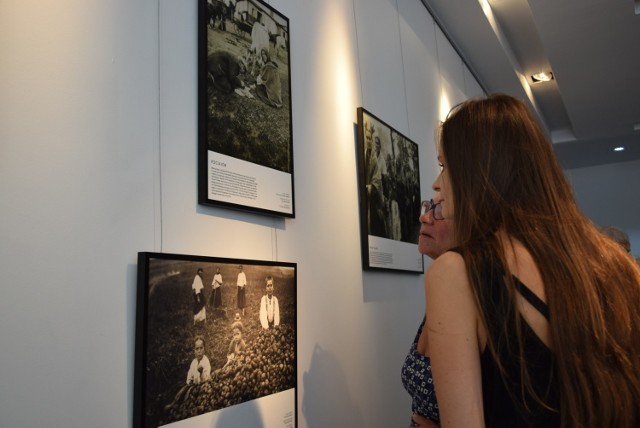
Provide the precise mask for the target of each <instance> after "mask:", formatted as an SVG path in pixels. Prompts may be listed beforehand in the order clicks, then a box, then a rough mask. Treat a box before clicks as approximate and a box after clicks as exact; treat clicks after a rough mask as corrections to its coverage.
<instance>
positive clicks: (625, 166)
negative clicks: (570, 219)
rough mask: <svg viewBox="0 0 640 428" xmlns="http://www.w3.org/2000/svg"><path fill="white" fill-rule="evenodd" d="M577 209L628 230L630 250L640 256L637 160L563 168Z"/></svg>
mask: <svg viewBox="0 0 640 428" xmlns="http://www.w3.org/2000/svg"><path fill="white" fill-rule="evenodd" d="M566 174H567V176H568V177H569V180H570V181H571V184H572V186H573V191H574V194H575V196H576V200H577V201H578V205H579V206H580V209H582V211H583V212H584V213H585V215H586V216H587V217H589V218H590V219H591V220H592V221H593V222H594V223H595V224H597V225H598V226H616V227H619V228H621V229H623V230H624V231H626V232H627V233H628V234H629V239H630V241H631V253H632V254H633V256H634V257H640V198H639V196H640V191H639V190H638V189H639V188H638V183H640V161H638V160H636V161H631V162H621V163H615V164H606V165H599V166H592V167H586V168H575V169H570V170H567V171H566Z"/></svg>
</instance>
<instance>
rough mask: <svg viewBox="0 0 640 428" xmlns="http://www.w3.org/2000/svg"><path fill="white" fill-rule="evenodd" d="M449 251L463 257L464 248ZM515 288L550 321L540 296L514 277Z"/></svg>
mask: <svg viewBox="0 0 640 428" xmlns="http://www.w3.org/2000/svg"><path fill="white" fill-rule="evenodd" d="M448 251H453V252H454V253H458V254H460V255H462V248H460V247H453V248H450V249H449V250H448ZM513 279H514V283H515V287H516V289H517V290H518V292H519V293H520V294H521V295H522V297H524V299H525V300H526V301H527V302H529V303H530V304H531V306H533V307H534V308H536V310H537V311H538V312H540V313H541V314H542V315H543V316H544V317H545V318H546V319H547V320H549V307H548V306H547V304H546V303H545V302H543V301H542V299H540V298H539V297H538V296H536V295H535V294H534V293H533V291H531V289H530V288H529V287H527V286H526V285H524V284H523V283H522V281H520V280H519V279H518V278H517V277H515V276H514V277H513Z"/></svg>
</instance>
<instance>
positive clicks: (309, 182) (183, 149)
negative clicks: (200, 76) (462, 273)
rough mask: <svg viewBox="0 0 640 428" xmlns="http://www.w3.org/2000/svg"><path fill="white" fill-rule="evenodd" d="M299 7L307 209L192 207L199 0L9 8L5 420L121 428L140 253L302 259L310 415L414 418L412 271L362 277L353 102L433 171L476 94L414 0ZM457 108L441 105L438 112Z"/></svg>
mask: <svg viewBox="0 0 640 428" xmlns="http://www.w3.org/2000/svg"><path fill="white" fill-rule="evenodd" d="M269 3H270V4H271V6H273V7H274V8H276V9H278V10H279V11H280V12H282V13H283V14H284V15H286V16H287V17H289V19H290V34H291V60H292V65H291V75H292V103H293V111H294V116H293V135H294V156H295V160H294V161H295V165H294V167H295V190H296V201H295V202H296V218H295V219H286V220H285V219H282V218H271V217H265V216H260V215H256V214H248V213H241V212H236V211H229V210H224V209H221V208H212V207H204V206H200V205H198V204H197V199H196V170H195V168H196V146H197V135H196V129H197V114H196V105H197V103H196V91H197V70H196V62H197V61H196V47H197V46H196V40H197V38H196V22H197V6H196V1H194V0H192V1H185V0H181V1H178V0H112V1H106V2H105V1H100V0H60V1H57V2H55V4H51V5H50V4H49V3H46V2H45V3H43V2H41V1H36V0H21V1H10V0H0V52H2V60H0V77H1V78H0V124H1V126H0V195H1V198H0V284H1V287H0V338H1V339H2V344H1V346H0V349H1V350H0V361H2V363H1V364H0V385H2V386H1V387H0V426H2V427H11V428H20V427H25V428H33V427H65V428H67V427H124V426H131V424H132V422H131V419H132V411H133V409H132V403H133V374H134V373H133V360H134V339H135V338H134V329H135V314H136V302H135V289H136V269H137V267H136V255H137V252H138V251H162V252H171V253H186V254H199V255H208V256H223V257H232V258H252V259H262V260H272V259H273V260H279V261H287V262H296V263H297V264H298V331H299V339H298V353H299V355H298V385H299V389H298V392H299V395H298V410H299V426H300V427H303V428H304V427H311V428H324V427H329V426H335V427H360V426H367V427H391V426H405V425H406V424H407V423H408V421H409V415H410V401H409V397H408V395H407V394H406V392H405V391H404V389H403V388H402V385H401V383H400V367H401V365H402V362H403V360H404V356H405V353H406V351H407V350H408V347H409V345H410V342H411V340H412V339H413V336H414V334H415V331H416V329H417V327H418V323H419V322H420V320H421V318H422V316H423V313H424V298H423V288H422V280H423V277H422V276H421V275H411V274H392V273H379V272H374V273H372V272H363V271H362V269H361V258H360V244H359V242H360V241H359V240H360V237H359V227H358V225H359V219H358V204H357V200H358V190H357V180H356V179H357V174H356V157H355V155H356V151H355V139H354V136H355V132H354V126H355V122H356V108H357V107H359V106H364V107H365V108H367V109H368V110H370V111H371V112H373V113H375V114H376V115H377V116H379V117H381V118H382V119H384V120H385V121H386V122H387V123H389V124H390V125H391V126H393V127H395V128H396V129H398V130H399V131H400V132H402V133H404V134H405V135H407V136H409V137H410V138H411V139H413V140H414V141H415V142H417V143H418V144H419V145H420V168H421V183H422V193H423V196H424V197H425V198H426V197H429V196H430V194H431V190H430V185H431V181H432V180H433V179H434V178H435V174H436V168H435V166H436V160H435V155H434V145H433V135H434V124H435V122H436V121H437V119H438V118H440V117H442V116H441V115H442V111H441V110H442V109H443V108H444V107H443V106H447V105H452V104H455V103H457V102H459V101H461V100H462V99H464V98H465V97H466V96H471V95H478V94H480V92H481V91H480V88H479V87H478V85H477V84H476V83H475V82H474V80H473V78H472V77H471V75H470V73H469V72H468V70H466V69H465V67H464V66H463V64H462V62H461V60H460V59H459V58H458V56H457V55H456V54H455V52H454V51H453V49H452V48H451V46H449V44H448V42H447V41H446V39H445V38H444V36H443V35H442V33H441V31H440V30H439V29H437V28H436V26H435V25H434V23H433V21H432V19H431V17H430V16H429V15H428V13H427V12H426V10H425V9H424V7H423V6H422V4H421V3H420V1H419V0H399V1H397V2H396V1H395V0H323V1H312V0H298V1H295V2H294V1H285V0H279V1H276V0H273V1H270V2H269ZM444 109H446V108H444Z"/></svg>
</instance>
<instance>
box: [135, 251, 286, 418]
mask: <svg viewBox="0 0 640 428" xmlns="http://www.w3.org/2000/svg"><path fill="white" fill-rule="evenodd" d="M143 254H145V253H143ZM146 254H151V256H150V257H149V258H148V261H146V262H145V263H143V264H144V265H145V266H140V268H142V269H145V270H146V274H145V275H144V276H145V279H144V280H143V281H142V282H143V283H142V284H139V287H143V290H141V291H142V292H143V293H144V295H145V296H146V316H145V317H143V318H144V319H143V320H142V322H143V325H144V328H143V329H142V330H143V334H142V336H141V337H138V340H139V341H140V340H142V341H143V342H144V344H145V347H146V348H145V349H146V352H145V353H144V355H140V354H139V353H138V354H137V358H142V370H144V376H143V379H144V384H143V385H141V386H142V388H141V390H142V391H141V392H142V397H143V399H142V400H141V405H142V406H143V415H142V418H143V421H144V424H143V425H144V426H147V427H152V426H153V427H156V426H160V425H166V424H169V423H172V422H176V421H180V420H183V419H187V418H191V417H194V416H198V415H202V414H205V413H208V412H214V411H216V410H220V409H224V408H226V407H229V406H233V405H236V404H240V403H243V402H246V401H249V400H254V399H259V398H261V397H265V396H267V395H271V394H275V393H278V392H281V391H285V390H289V389H292V388H295V387H296V272H295V265H292V264H274V263H272V262H255V261H238V262H237V263H236V262H235V261H230V260H229V259H220V260H223V261H224V262H217V261H216V260H217V259H209V258H194V259H193V260H189V259H188V258H187V259H185V258H184V257H179V258H171V257H170V256H165V255H162V256H161V257H153V253H146ZM139 293H140V291H139ZM139 322H140V319H139ZM139 331H140V330H139ZM139 344H140V342H139ZM141 349H142V347H140V346H139V347H138V351H139V350H141ZM138 351H137V352H138ZM140 374H141V373H136V375H137V376H140ZM292 405H293V403H292Z"/></svg>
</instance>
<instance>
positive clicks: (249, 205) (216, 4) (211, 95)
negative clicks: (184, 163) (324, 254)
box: [198, 0, 295, 217]
mask: <svg viewBox="0 0 640 428" xmlns="http://www.w3.org/2000/svg"><path fill="white" fill-rule="evenodd" d="M198 1H199V8H198V134H199V135H198V202H199V203H200V204H204V205H216V206H225V207H228V208H236V209H242V210H247V211H254V212H259V213H263V214H268V215H275V216H283V217H295V203H294V181H293V132H292V129H293V128H292V119H291V66H290V52H289V19H288V18H286V17H285V16H284V15H282V14H281V13H280V12H278V11H277V10H275V9H273V8H272V7H271V6H269V5H268V4H266V3H264V2H263V1H261V0H198Z"/></svg>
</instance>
